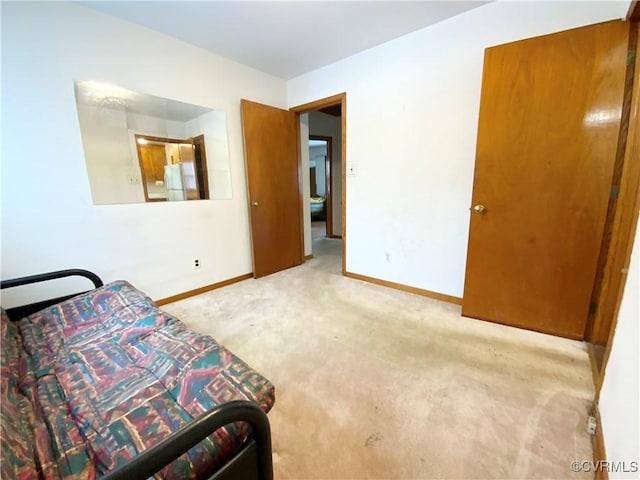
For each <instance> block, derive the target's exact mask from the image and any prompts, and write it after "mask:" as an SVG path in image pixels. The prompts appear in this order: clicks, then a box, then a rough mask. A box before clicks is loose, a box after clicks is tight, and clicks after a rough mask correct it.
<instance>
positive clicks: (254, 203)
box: [251, 202, 259, 207]
mask: <svg viewBox="0 0 640 480" xmlns="http://www.w3.org/2000/svg"><path fill="white" fill-rule="evenodd" d="M251 205H253V206H254V207H257V206H259V204H258V202H252V203H251Z"/></svg>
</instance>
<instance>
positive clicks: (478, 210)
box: [473, 204, 487, 215]
mask: <svg viewBox="0 0 640 480" xmlns="http://www.w3.org/2000/svg"><path fill="white" fill-rule="evenodd" d="M486 210H487V207H485V206H484V205H480V204H478V205H474V206H473V211H474V212H476V213H479V214H480V215H482V214H483V213H484V212H485V211H486Z"/></svg>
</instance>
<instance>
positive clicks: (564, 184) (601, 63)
mask: <svg viewBox="0 0 640 480" xmlns="http://www.w3.org/2000/svg"><path fill="white" fill-rule="evenodd" d="M628 35H629V26H628V23H625V22H620V21H615V22H607V23H602V24H598V25H591V26H588V27H583V28H577V29H573V30H568V31H565V32H560V33H556V34H552V35H545V36H542V37H537V38H532V39H528V40H523V41H519V42H514V43H510V44H506V45H500V46H497V47H492V48H489V49H487V50H486V52H485V60H484V72H483V82H482V98H481V104H480V119H479V126H478V141H477V151H476V166H475V177H474V185H473V199H472V205H473V207H472V210H471V223H470V232H469V248H468V254H467V269H466V278H465V288H464V299H463V308H462V314H463V315H465V316H469V317H474V318H480V319H484V320H490V321H495V322H499V323H505V324H508V325H514V326H518V327H524V328H528V329H531V330H537V331H541V332H547V333H552V334H555V335H560V336H565V337H569V338H576V339H582V338H583V336H584V329H585V323H586V320H587V316H588V312H589V303H590V298H591V292H592V288H593V283H594V278H595V273H596V268H597V262H598V255H599V252H600V246H601V242H602V235H603V228H604V222H605V217H606V214H607V207H608V201H609V196H610V194H611V179H612V176H613V169H614V164H615V158H616V149H617V146H618V136H619V129H620V114H621V110H622V101H623V94H624V80H625V71H626V65H627V48H628Z"/></svg>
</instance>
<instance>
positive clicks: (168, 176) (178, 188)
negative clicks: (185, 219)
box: [164, 164, 187, 202]
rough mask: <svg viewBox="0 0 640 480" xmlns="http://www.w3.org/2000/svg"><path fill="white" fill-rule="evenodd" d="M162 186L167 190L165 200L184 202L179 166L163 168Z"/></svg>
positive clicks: (184, 196) (182, 182)
mask: <svg viewBox="0 0 640 480" xmlns="http://www.w3.org/2000/svg"><path fill="white" fill-rule="evenodd" d="M164 185H165V188H166V189H167V200H168V201H169V202H172V201H175V200H186V198H187V197H186V195H185V192H184V181H183V179H182V169H181V168H180V164H175V165H165V166H164Z"/></svg>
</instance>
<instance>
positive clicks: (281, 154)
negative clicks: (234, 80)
mask: <svg viewBox="0 0 640 480" xmlns="http://www.w3.org/2000/svg"><path fill="white" fill-rule="evenodd" d="M241 108H242V127H243V134H244V155H245V161H246V166H247V185H248V190H249V217H250V223H251V247H252V250H253V275H254V277H256V278H259V277H263V276H265V275H270V274H272V273H275V272H279V271H280V270H284V269H286V268H289V267H293V266H296V265H300V264H302V262H303V261H304V249H303V243H302V242H303V237H302V212H301V210H300V209H301V197H300V192H301V190H302V189H301V185H300V183H299V181H300V177H299V172H298V127H297V123H296V114H295V113H294V112H290V111H288V110H281V109H279V108H275V107H270V106H267V105H261V104H259V103H255V102H250V101H248V100H242V102H241Z"/></svg>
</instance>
